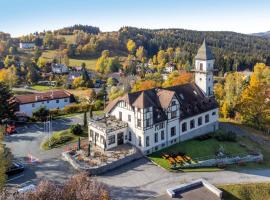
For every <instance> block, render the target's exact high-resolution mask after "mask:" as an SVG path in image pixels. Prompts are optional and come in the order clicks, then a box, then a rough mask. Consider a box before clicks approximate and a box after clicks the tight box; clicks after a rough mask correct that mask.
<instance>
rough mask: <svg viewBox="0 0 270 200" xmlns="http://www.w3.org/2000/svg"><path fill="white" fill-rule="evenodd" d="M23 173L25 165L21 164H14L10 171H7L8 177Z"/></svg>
mask: <svg viewBox="0 0 270 200" xmlns="http://www.w3.org/2000/svg"><path fill="white" fill-rule="evenodd" d="M23 171H24V166H23V164H20V163H18V162H13V163H12V165H11V167H10V168H8V170H7V171H6V174H7V175H8V176H12V175H15V174H19V173H22V172H23Z"/></svg>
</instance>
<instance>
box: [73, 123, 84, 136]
mask: <svg viewBox="0 0 270 200" xmlns="http://www.w3.org/2000/svg"><path fill="white" fill-rule="evenodd" d="M70 131H71V133H73V134H74V135H81V134H82V133H83V129H82V126H81V125H80V124H76V125H72V126H71V127H70Z"/></svg>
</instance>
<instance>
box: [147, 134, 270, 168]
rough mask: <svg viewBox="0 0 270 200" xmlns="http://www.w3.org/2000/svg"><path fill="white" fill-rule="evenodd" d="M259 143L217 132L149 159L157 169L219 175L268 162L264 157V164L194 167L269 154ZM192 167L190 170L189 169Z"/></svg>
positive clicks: (178, 145) (156, 153) (186, 142)
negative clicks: (228, 169)
mask: <svg viewBox="0 0 270 200" xmlns="http://www.w3.org/2000/svg"><path fill="white" fill-rule="evenodd" d="M257 146H258V145H256V143H254V142H253V141H251V140H249V139H248V138H244V137H236V135H235V133H233V132H225V131H222V130H221V131H217V132H215V133H212V134H209V135H205V136H201V137H198V138H196V139H193V140H189V141H185V142H181V143H178V144H175V145H173V146H170V147H168V148H165V149H161V150H160V151H157V152H154V153H152V154H151V155H149V156H148V157H149V158H150V159H151V160H152V161H153V162H155V163H156V164H157V165H159V166H161V167H163V168H165V169H167V170H169V171H179V170H180V171H184V172H189V171H218V170H222V169H223V168H225V167H230V168H238V167H242V166H251V167H260V166H264V165H265V166H268V165H269V163H270V162H269V158H268V156H267V157H266V158H265V157H264V160H265V161H264V162H263V163H261V164H258V163H257V162H255V163H246V162H244V161H243V162H241V161H237V162H236V164H234V165H228V166H227V165H225V164H221V165H216V166H212V167H193V166H196V164H199V163H201V162H202V161H205V160H218V159H219V160H220V159H223V158H224V159H227V158H232V157H241V156H247V155H257V154H259V153H262V154H263V155H265V154H266V152H265V150H264V149H262V148H263V147H261V148H258V147H257ZM189 166H190V167H189Z"/></svg>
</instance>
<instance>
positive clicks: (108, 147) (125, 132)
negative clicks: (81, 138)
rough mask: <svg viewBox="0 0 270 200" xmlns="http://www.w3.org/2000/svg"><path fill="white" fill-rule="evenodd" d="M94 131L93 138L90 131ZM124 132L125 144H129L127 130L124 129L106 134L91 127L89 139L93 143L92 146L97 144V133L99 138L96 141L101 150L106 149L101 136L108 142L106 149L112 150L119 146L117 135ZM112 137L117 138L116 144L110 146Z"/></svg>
mask: <svg viewBox="0 0 270 200" xmlns="http://www.w3.org/2000/svg"><path fill="white" fill-rule="evenodd" d="M91 130H92V131H93V138H92V137H91V136H90V131H91ZM121 132H123V133H124V135H123V142H124V143H127V142H128V138H127V128H122V129H118V130H116V131H113V132H110V133H105V132H104V131H102V130H99V129H97V128H95V127H93V126H91V125H90V126H89V131H88V139H89V141H92V144H94V143H95V133H98V134H99V137H98V138H97V140H96V145H97V146H99V147H100V148H102V149H103V148H104V141H102V139H101V136H103V138H104V139H105V141H106V145H107V146H106V149H111V148H113V147H116V146H117V134H118V133H121ZM110 136H114V137H115V142H114V143H112V144H109V137H110Z"/></svg>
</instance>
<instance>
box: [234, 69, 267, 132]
mask: <svg viewBox="0 0 270 200" xmlns="http://www.w3.org/2000/svg"><path fill="white" fill-rule="evenodd" d="M269 70H270V69H269V68H268V67H267V66H265V65H264V64H257V65H256V66H255V67H254V73H253V74H252V75H251V78H250V83H249V85H248V86H247V87H246V88H245V89H244V91H243V93H242V95H241V100H240V104H239V112H240V114H241V115H242V118H243V120H244V122H245V123H247V124H249V125H251V126H253V127H256V128H258V129H266V128H269V124H270V117H269V116H270V98H269V91H270V87H269V86H270V85H269V82H268V81H269V76H266V74H269Z"/></svg>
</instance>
